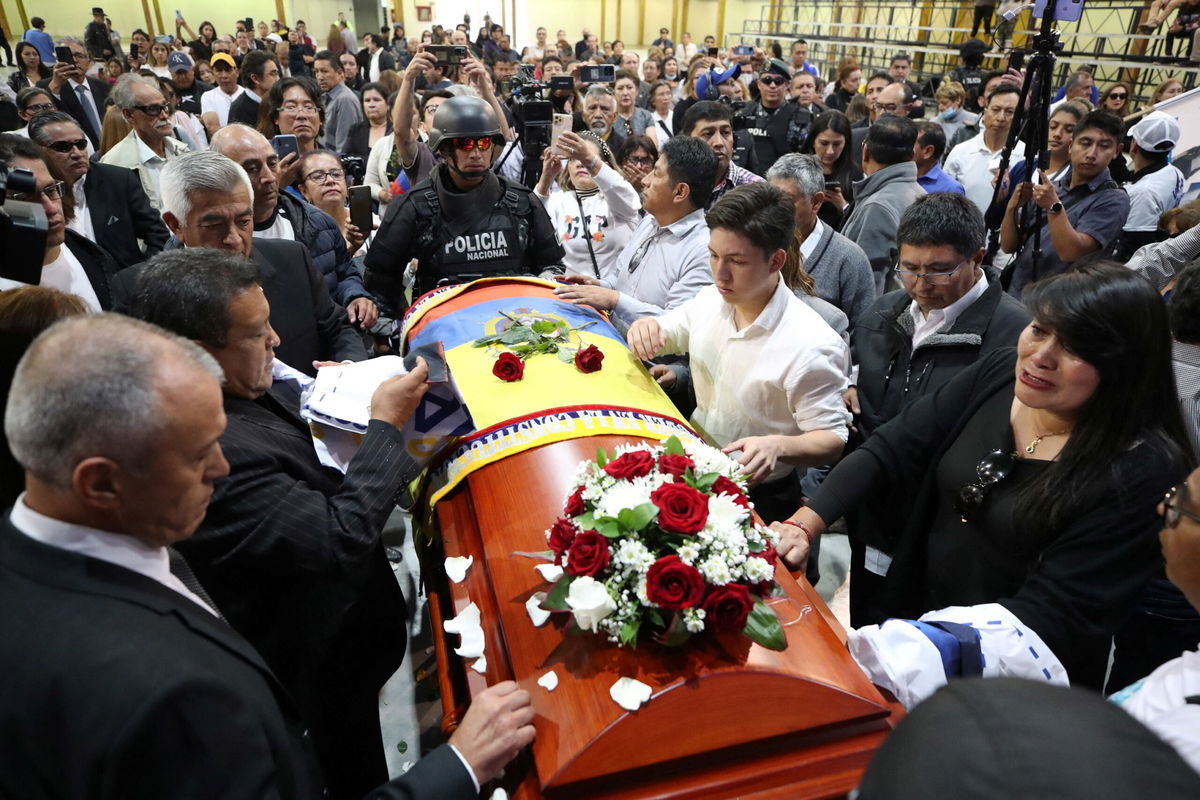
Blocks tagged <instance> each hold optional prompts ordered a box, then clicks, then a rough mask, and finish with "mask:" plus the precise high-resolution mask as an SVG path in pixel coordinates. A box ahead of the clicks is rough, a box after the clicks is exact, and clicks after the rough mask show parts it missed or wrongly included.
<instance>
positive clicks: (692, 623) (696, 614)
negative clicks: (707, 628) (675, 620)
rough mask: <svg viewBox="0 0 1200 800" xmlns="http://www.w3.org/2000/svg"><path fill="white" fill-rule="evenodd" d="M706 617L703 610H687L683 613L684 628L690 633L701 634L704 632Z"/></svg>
mask: <svg viewBox="0 0 1200 800" xmlns="http://www.w3.org/2000/svg"><path fill="white" fill-rule="evenodd" d="M704 616H705V611H704V609H703V608H686V609H684V611H683V626H684V627H685V628H687V629H688V632H689V633H699V632H700V631H702V630H704Z"/></svg>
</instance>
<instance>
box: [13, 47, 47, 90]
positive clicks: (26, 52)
mask: <svg viewBox="0 0 1200 800" xmlns="http://www.w3.org/2000/svg"><path fill="white" fill-rule="evenodd" d="M16 67H17V71H16V72H14V73H13V74H11V75H9V76H8V86H9V88H10V89H12V90H13V92H15V93H20V91H21V90H22V89H28V88H29V87H30V86H37V82H38V81H40V80H45V79H46V78H49V77H50V68H49V67H48V66H46V65H45V64H43V63H42V54H41V53H39V52H38V49H37V48H36V47H34V46H33V45H31V44H30V43H29V42H17V63H16Z"/></svg>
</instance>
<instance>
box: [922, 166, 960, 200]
mask: <svg viewBox="0 0 1200 800" xmlns="http://www.w3.org/2000/svg"><path fill="white" fill-rule="evenodd" d="M917 183H918V184H920V186H921V188H922V189H924V190H925V193H926V194H935V193H938V192H940V193H943V194H966V191H967V190H966V189H964V188H963V185H962V184H961V183H959V182H958V181H956V180H954V178H951V177H950V176H949V175H947V174H946V171H945V170H943V169H942V168H941V167H939V166H938V165H937V164H934V165H933V168H932V169H930V170H929V172H926V173H925V174H924V175H918V176H917Z"/></svg>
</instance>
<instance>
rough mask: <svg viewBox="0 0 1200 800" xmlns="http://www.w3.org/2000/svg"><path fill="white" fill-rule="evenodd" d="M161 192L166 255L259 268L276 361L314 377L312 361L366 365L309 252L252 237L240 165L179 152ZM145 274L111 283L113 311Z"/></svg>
mask: <svg viewBox="0 0 1200 800" xmlns="http://www.w3.org/2000/svg"><path fill="white" fill-rule="evenodd" d="M162 190H163V221H164V222H166V223H167V227H168V228H169V229H170V231H171V233H172V235H173V238H172V239H171V241H169V242H168V243H167V246H166V250H168V251H169V250H172V249H176V248H179V247H186V248H200V247H211V248H213V249H216V250H222V251H224V252H226V253H233V254H236V255H239V256H242V257H244V258H249V259H251V260H253V261H254V263H255V264H257V265H258V268H259V271H260V272H261V274H262V286H263V291H264V292H265V293H266V296H267V300H269V301H270V303H271V307H272V313H271V326H272V327H273V328H274V329H275V330H276V331H278V332H279V334H280V336H281V337H282V338H283V344H282V345H280V347H279V348H278V353H277V354H278V357H279V359H280V360H281V361H283V362H284V363H285V364H287V365H289V366H291V367H294V368H295V369H298V370H301V371H302V372H305V373H308V374H310V375H315V374H316V368H315V367H314V366H313V362H315V361H363V360H365V359H366V357H367V352H366V348H365V347H364V345H363V340H362V338H361V337H360V336H359V335H358V333H357V332H356V331H355V330H354V328H352V327H350V325H349V323H348V322H347V320H346V312H345V310H344V309H343V308H342V307H341V306H339V305H337V304H336V303H335V302H333V300H332V299H331V298H330V296H329V289H328V288H326V285H325V280H324V279H323V278H322V277H321V275H320V273H319V272H317V270H316V269H315V268H314V267H313V263H312V259H311V257H310V256H309V252H308V249H307V248H305V247H304V245H302V244H300V243H299V242H294V241H285V240H266V239H255V238H253V237H252V234H253V232H254V204H253V196H254V192H253V189H252V188H251V186H250V178H249V176H248V175H246V171H245V170H244V169H242V167H241V166H239V165H238V164H237V163H235V162H233V161H231V160H229V159H228V158H226V157H225V156H223V155H221V154H220V153H216V152H213V151H211V150H200V151H196V152H190V153H185V154H184V155H182V156H180V157H179V158H177V159H174V160H172V161H171V162H170V163H169V164H167V166H166V167H165V168H164V169H163V175H162ZM144 268H145V265H143V264H138V265H135V266H132V267H129V268H128V269H125V270H122V271H121V272H120V273H118V274H117V275H116V276H115V277H114V278H113V280H112V290H113V296H114V304H115V307H116V309H117V310H126V309H128V308H129V306H130V305H131V303H132V301H133V291H134V283H135V281H136V279H137V276H138V275H139V274H140V273H141V271H142V270H143V269H144Z"/></svg>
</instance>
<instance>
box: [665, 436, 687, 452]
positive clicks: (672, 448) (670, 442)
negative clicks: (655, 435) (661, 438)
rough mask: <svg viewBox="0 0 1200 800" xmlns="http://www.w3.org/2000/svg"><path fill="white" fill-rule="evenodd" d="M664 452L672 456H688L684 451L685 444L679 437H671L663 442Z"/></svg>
mask: <svg viewBox="0 0 1200 800" xmlns="http://www.w3.org/2000/svg"><path fill="white" fill-rule="evenodd" d="M663 452H665V453H666V454H667V455H672V456H682V455H687V454H686V453H685V452H684V450H683V442H681V441H679V437H678V436H671V437H669V438H668V439H667V440H666V441H665V442H663Z"/></svg>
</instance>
